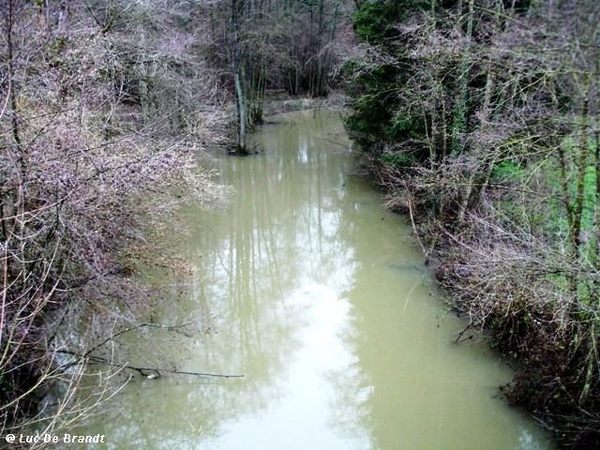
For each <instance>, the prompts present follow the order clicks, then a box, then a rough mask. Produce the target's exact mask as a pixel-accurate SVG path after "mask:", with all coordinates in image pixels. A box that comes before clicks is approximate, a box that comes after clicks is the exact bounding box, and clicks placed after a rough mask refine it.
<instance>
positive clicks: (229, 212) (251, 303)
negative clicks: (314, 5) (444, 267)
mask: <svg viewBox="0 0 600 450" xmlns="http://www.w3.org/2000/svg"><path fill="white" fill-rule="evenodd" d="M273 120H274V121H276V122H277V123H276V124H270V125H266V126H265V127H264V128H263V129H262V130H261V131H260V132H259V133H258V134H257V135H256V136H254V139H255V144H256V146H257V148H258V149H260V150H261V151H262V153H261V154H259V155H256V156H250V157H246V158H229V157H223V158H220V159H219V160H218V162H217V165H218V167H219V170H220V174H221V175H220V177H221V182H222V183H224V184H228V185H231V186H233V188H234V189H235V195H234V196H233V198H232V201H231V204H230V206H229V207H228V208H226V209H223V210H220V211H214V212H211V213H206V212H202V211H199V210H191V209H190V210H186V211H184V213H183V219H184V220H185V221H186V222H187V223H190V224H191V225H192V232H191V235H189V236H186V237H185V238H183V239H182V245H181V250H180V252H181V254H182V255H183V256H184V258H185V259H186V260H187V261H188V262H189V264H190V268H191V272H190V275H189V286H188V287H186V288H185V289H184V293H183V295H182V296H181V297H182V298H178V299H176V300H174V299H165V302H164V308H162V309H161V310H159V311H157V315H156V317H155V319H156V320H157V322H160V323H166V324H173V323H190V325H189V326H188V327H184V328H181V329H176V330H171V331H169V330H157V331H154V332H153V333H151V334H150V335H148V334H144V335H141V336H140V337H138V338H136V337H129V339H134V340H135V339H139V340H140V342H139V343H140V347H141V348H142V350H140V351H139V352H138V353H137V354H136V355H135V358H134V359H136V360H137V361H135V362H136V363H139V364H144V363H147V364H152V365H157V364H160V365H162V366H163V367H168V368H173V369H178V370H184V371H195V372H210V373H215V374H230V375H232V374H239V375H244V377H243V378H239V379H238V378H234V379H221V378H207V379H201V378H197V377H193V376H180V375H174V376H163V377H161V378H159V379H156V380H147V379H143V378H142V377H138V378H137V379H135V380H134V381H133V382H131V383H130V384H128V385H127V386H126V387H125V388H124V389H123V391H122V392H121V393H120V394H119V395H118V396H116V397H115V398H114V399H113V400H112V401H111V402H109V404H108V405H107V407H106V411H105V412H104V413H103V414H102V416H100V417H99V418H97V419H95V421H94V423H92V424H90V425H88V426H87V427H86V432H88V433H97V432H100V433H102V434H105V435H106V440H107V442H108V448H114V449H125V448H131V449H142V448H143V449H202V450H309V449H310V450H313V449H314V450H433V449H437V450H507V449H516V450H541V449H549V448H550V445H549V444H548V442H547V440H546V438H545V436H544V434H543V433H542V432H541V431H540V430H539V429H538V428H537V427H536V426H535V424H534V423H533V422H531V421H530V420H528V419H526V418H525V417H524V416H523V415H521V414H520V413H519V412H518V411H515V410H513V409H510V408H509V407H507V405H506V404H505V403H503V401H501V400H499V399H498V398H495V395H496V392H497V391H496V388H497V386H499V385H500V384H503V383H505V382H507V381H508V380H509V379H510V376H511V372H510V371H509V370H508V369H507V368H506V367H505V365H504V364H503V363H501V362H500V361H499V360H498V358H497V356H495V355H493V354H491V353H490V352H489V351H487V350H485V349H483V348H480V347H477V346H474V345H472V344H463V345H455V344H454V343H453V340H454V337H455V336H456V334H457V332H458V331H460V329H461V326H462V324H461V322H460V321H458V320H457V319H456V318H454V317H452V315H451V314H450V313H448V312H447V311H445V308H444V305H443V303H442V302H441V301H440V299H439V298H438V297H439V294H438V293H437V292H436V291H435V289H434V287H433V285H432V281H431V276H430V274H429V273H428V272H427V271H426V270H424V269H423V265H422V262H423V258H422V255H421V254H420V252H419V251H418V247H417V246H416V245H415V243H414V241H413V239H412V238H411V233H410V228H409V227H408V226H407V225H406V224H405V223H404V222H403V221H402V219H401V218H400V217H397V216H395V215H393V214H390V213H388V212H386V211H384V210H383V209H382V207H381V199H380V195H379V194H378V193H377V192H375V191H374V190H373V188H372V187H371V186H369V184H368V183H366V182H365V181H363V180H361V179H360V178H359V177H356V176H353V175H352V174H351V172H352V168H353V161H354V159H353V157H352V156H351V155H350V154H349V152H348V148H349V142H348V141H347V138H346V137H345V135H344V132H343V127H342V125H341V121H340V118H339V115H338V114H337V113H332V112H312V111H311V112H299V113H290V114H285V115H280V116H276V117H274V118H273Z"/></svg>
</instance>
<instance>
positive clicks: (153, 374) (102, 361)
mask: <svg viewBox="0 0 600 450" xmlns="http://www.w3.org/2000/svg"><path fill="white" fill-rule="evenodd" d="M57 352H58V353H64V354H67V355H72V356H75V357H76V358H77V359H76V361H75V362H70V363H68V364H65V365H63V367H61V369H63V370H64V369H66V368H69V367H72V366H73V365H75V364H77V363H79V362H81V361H83V360H84V359H87V364H90V365H91V364H95V365H101V366H109V367H118V368H120V369H121V370H133V371H135V372H139V373H140V375H142V376H144V377H146V378H149V379H155V378H159V377H160V376H161V375H162V374H163V373H168V374H173V375H192V376H196V377H207V378H244V377H245V375H226V374H221V373H207V372H191V371H185V370H176V369H165V368H162V367H138V366H132V365H129V364H126V363H124V364H123V363H121V364H119V363H115V362H112V361H109V360H108V359H106V358H103V357H101V356H93V355H89V356H86V357H84V356H83V355H80V354H78V353H76V352H71V351H69V350H58V351H57Z"/></svg>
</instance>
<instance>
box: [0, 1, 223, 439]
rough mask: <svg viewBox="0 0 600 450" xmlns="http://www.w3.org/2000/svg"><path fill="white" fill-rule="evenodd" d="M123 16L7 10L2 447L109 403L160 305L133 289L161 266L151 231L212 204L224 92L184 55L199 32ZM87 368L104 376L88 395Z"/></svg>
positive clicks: (110, 9)
mask: <svg viewBox="0 0 600 450" xmlns="http://www.w3.org/2000/svg"><path fill="white" fill-rule="evenodd" d="M111 5H112V6H111ZM116 6H117V5H116V4H113V3H110V4H108V3H104V4H103V3H102V2H24V1H18V0H8V1H5V2H2V3H1V8H0V16H1V19H2V28H1V31H0V33H1V35H0V41H1V45H2V51H1V53H0V83H1V84H0V94H1V99H2V101H1V105H2V106H1V108H0V216H1V217H0V219H1V225H0V280H1V287H0V310H1V311H0V312H1V315H0V434H2V435H5V434H6V433H9V432H13V433H15V432H19V431H20V430H23V429H24V428H28V429H29V430H30V431H31V430H32V429H37V430H38V431H40V432H41V431H43V430H45V431H46V432H52V431H54V432H57V431H58V430H59V429H61V428H62V429H65V428H64V427H68V426H72V424H73V423H76V422H77V421H79V420H82V419H83V418H85V417H86V415H87V414H89V411H90V409H91V408H92V407H93V406H94V405H98V404H100V403H101V402H102V401H103V400H104V399H105V398H106V397H108V396H109V395H110V394H111V391H112V389H113V388H114V386H112V385H111V383H110V380H109V378H110V377H109V374H110V373H112V372H114V371H115V370H117V369H118V368H120V367H122V366H123V363H122V362H121V361H119V360H118V355H114V341H113V339H112V338H113V337H114V336H116V335H118V334H119V333H121V332H123V330H126V329H127V328H128V327H129V328H130V327H135V326H137V325H138V324H139V323H140V322H143V321H144V320H145V319H144V318H145V317H147V316H148V310H149V308H150V305H151V302H152V300H153V299H154V298H155V296H156V292H152V290H151V289H149V287H148V286H142V285H140V283H138V282H137V281H136V280H135V278H134V277H132V274H133V272H134V270H135V267H136V265H137V264H139V263H140V262H141V261H148V260H151V259H153V258H156V253H155V252H153V245H152V243H151V241H149V240H148V235H147V234H146V233H145V229H147V228H148V227H147V226H145V225H144V224H145V223H147V222H148V220H149V219H150V220H154V219H158V220H160V219H159V218H160V217H163V216H164V215H165V214H168V213H169V212H170V211H172V210H173V208H174V207H176V206H177V205H178V204H179V203H180V202H181V201H182V199H188V200H189V199H193V200H194V201H197V202H208V201H210V200H211V199H212V198H214V196H215V192H216V189H215V186H214V184H213V183H212V182H211V179H210V174H209V173H207V172H206V171H202V170H200V169H199V168H198V165H197V154H198V152H200V151H201V150H202V148H203V143H205V142H207V141H208V140H211V141H212V142H215V141H218V139H219V135H218V133H217V132H216V131H215V130H217V126H218V125H219V123H220V122H221V121H222V120H221V118H220V117H221V115H220V113H219V102H220V96H219V94H218V92H217V91H216V89H215V86H216V83H214V82H213V81H212V78H214V77H215V75H214V74H213V73H212V72H211V71H210V70H209V69H208V68H207V67H206V66H205V64H204V62H203V60H202V59H201V58H199V57H195V56H194V55H193V52H191V51H190V50H189V47H190V46H191V44H192V43H193V40H192V39H191V37H192V36H193V35H195V33H199V30H198V27H197V24H195V25H194V27H192V21H191V18H190V22H189V23H188V25H189V27H188V28H187V29H186V28H185V26H184V25H185V24H182V22H181V21H182V18H181V16H180V15H179V14H178V11H177V10H172V11H171V15H165V14H163V15H161V16H160V17H157V16H155V15H153V14H152V11H150V10H147V9H145V6H144V5H142V4H139V5H137V6H136V7H131V5H130V6H129V7H127V8H122V9H120V8H116ZM175 25H176V26H175ZM157 30H160V33H158V32H157ZM186 33H187V34H186ZM173 66H175V67H178V68H180V69H181V71H180V72H174V71H173V70H172V67H173ZM183 68H185V69H186V70H183ZM199 79H200V80H202V83H200V82H199V81H198V80H199ZM199 85H200V86H203V87H199ZM149 86H151V89H149V88H148V87H149ZM200 101H201V102H202V105H203V110H199V109H198V108H197V106H196V105H197V104H198V103H199V102H200ZM184 193H185V195H183V194H184ZM111 351H113V353H111ZM89 363H93V364H96V367H101V366H104V367H106V368H107V370H106V372H105V373H104V376H103V377H100V379H101V380H102V382H100V383H98V385H97V386H96V388H95V389H94V390H93V392H92V394H91V398H82V397H79V396H78V395H76V394H75V393H76V391H77V386H78V385H79V384H80V383H81V382H82V379H83V377H84V376H85V372H86V369H87V367H88V365H89ZM86 383H88V384H89V382H86ZM40 445H41V444H40Z"/></svg>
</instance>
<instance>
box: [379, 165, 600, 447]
mask: <svg viewBox="0 0 600 450" xmlns="http://www.w3.org/2000/svg"><path fill="white" fill-rule="evenodd" d="M367 167H368V171H369V172H370V173H371V176H372V178H373V179H374V180H376V182H377V184H379V185H380V186H381V187H382V188H383V189H384V190H385V193H386V200H385V203H386V206H387V207H388V208H390V209H391V210H393V211H396V212H398V213H401V214H403V215H405V216H407V217H408V218H409V220H410V221H411V223H412V226H413V230H414V232H415V235H416V236H417V237H418V239H419V241H420V244H421V248H422V250H423V252H424V253H425V256H426V261H427V262H428V263H429V264H430V265H431V266H432V267H433V269H434V271H435V276H436V279H437V281H438V282H439V284H440V286H441V287H442V288H443V289H444V290H445V291H446V292H447V293H448V296H449V298H451V299H453V300H452V301H453V306H454V307H455V308H456V310H457V312H458V314H459V315H460V316H462V317H463V318H464V320H465V321H466V324H465V328H464V330H463V331H462V332H461V333H460V334H459V335H458V336H457V339H456V340H457V342H461V341H464V340H468V339H470V338H471V337H472V336H473V335H474V334H477V335H483V336H486V337H487V340H488V342H489V345H491V346H492V347H493V348H495V349H497V350H499V351H500V352H501V353H502V354H503V355H504V356H505V357H506V358H507V359H508V360H509V361H512V363H513V365H514V367H515V369H516V371H517V374H516V376H515V378H514V380H513V381H511V382H510V383H508V384H507V385H505V386H501V387H500V392H501V394H502V396H504V397H505V398H506V399H507V400H508V401H509V402H511V403H512V404H514V405H516V406H519V407H522V408H524V409H525V410H526V411H528V412H529V414H531V415H532V416H533V417H535V418H536V419H537V420H538V421H539V422H540V423H541V424H542V425H543V426H544V427H545V428H546V429H548V430H550V431H551V432H552V433H553V434H554V436H555V437H556V439H557V442H558V443H559V444H560V445H561V446H562V447H563V448H569V449H588V448H597V447H598V446H599V445H600V421H599V420H598V415H597V414H598V411H600V409H599V408H600V405H599V404H598V398H599V397H598V384H597V378H596V377H595V375H593V372H594V370H595V369H594V368H593V366H592V365H591V364H593V361H594V360H595V358H596V354H595V351H596V350H595V348H596V346H595V342H596V339H597V334H596V328H595V322H594V320H592V321H590V320H588V319H587V317H588V315H586V314H584V312H585V311H587V312H588V314H589V312H590V311H591V310H590V309H589V308H585V306H584V305H582V304H581V303H580V301H578V299H577V295H576V293H575V292H569V291H568V290H567V291H563V290H557V287H556V285H555V284H554V283H553V281H555V280H554V279H552V278H551V279H549V277H550V276H551V275H552V274H560V273H561V272H562V271H568V270H570V269H568V268H567V267H566V266H565V265H566V264H568V262H567V261H564V260H563V261H561V260H557V259H556V254H555V253H549V251H548V245H547V244H546V243H544V242H543V241H541V240H539V239H536V238H534V237H533V236H525V235H518V234H514V233H511V232H509V231H508V230H507V228H506V223H503V221H502V220H501V219H502V218H501V217H499V216H498V211H497V209H496V207H495V206H494V202H495V201H498V198H499V197H500V196H504V197H505V196H506V192H505V191H504V190H503V189H502V188H499V189H493V188H489V189H487V190H486V192H484V193H482V198H481V201H480V203H479V204H478V206H477V208H473V209H470V210H469V212H468V214H467V215H466V216H465V217H464V218H463V220H462V221H461V222H460V224H459V223H458V217H457V215H456V211H455V212H454V214H453V213H452V212H451V211H450V210H448V209H443V210H442V214H440V210H438V209H436V208H433V207H432V204H431V203H430V202H429V201H428V199H431V198H436V197H437V198H440V197H441V198H442V200H440V202H442V203H443V201H444V199H445V200H447V196H448V195H451V191H450V189H449V186H451V184H450V185H446V183H448V180H445V179H444V176H443V175H442V174H443V172H444V171H445V170H446V169H445V168H444V167H443V166H442V167H440V168H439V169H438V171H437V173H431V172H429V173H423V172H419V171H411V170H406V169H398V168H395V167H394V166H393V165H390V164H385V163H382V162H381V160H376V159H375V158H369V157H368V163H367ZM434 180H435V181H434ZM444 197H445V198H444ZM582 314H583V316H582Z"/></svg>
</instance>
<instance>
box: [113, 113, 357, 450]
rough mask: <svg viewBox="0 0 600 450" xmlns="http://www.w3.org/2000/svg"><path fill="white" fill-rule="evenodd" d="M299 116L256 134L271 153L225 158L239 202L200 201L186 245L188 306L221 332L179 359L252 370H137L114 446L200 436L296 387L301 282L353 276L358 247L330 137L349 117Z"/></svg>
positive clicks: (341, 282)
mask: <svg viewBox="0 0 600 450" xmlns="http://www.w3.org/2000/svg"><path fill="white" fill-rule="evenodd" d="M311 114H312V113H311ZM291 117H294V119H293V120H290V119H288V121H286V123H285V124H284V125H278V126H276V127H272V128H271V129H270V130H267V131H266V132H265V133H261V134H260V135H258V136H257V139H258V142H257V144H258V145H259V146H260V147H261V148H263V149H264V153H262V154H260V155H257V156H252V157H247V158H239V159H235V158H228V159H226V160H223V161H222V163H223V164H222V177H223V181H224V182H226V183H229V184H232V185H233V187H234V188H235V194H234V198H233V200H232V205H231V209H230V210H228V211H226V212H220V213H218V214H216V213H213V214H208V215H207V214H204V213H200V212H199V213H198V214H197V216H195V218H194V220H197V223H198V227H197V229H195V230H194V231H193V232H192V238H191V239H190V242H189V243H188V245H187V247H186V249H185V252H186V253H187V254H189V255H192V257H193V258H195V260H194V261H193V263H194V265H195V279H194V282H193V286H192V287H191V292H192V295H190V297H189V298H188V299H187V300H185V301H184V302H183V304H182V305H180V306H179V307H180V308H182V309H183V310H187V314H188V315H190V316H194V315H195V312H196V311H197V310H198V309H199V308H200V309H204V310H207V311H209V312H210V320H211V327H210V328H211V333H209V334H207V335H195V336H194V337H193V338H191V339H185V338H182V339H181V340H180V341H179V342H178V343H177V344H176V348H174V350H173V351H174V352H176V353H177V354H178V355H184V354H186V355H188V356H187V358H186V359H184V360H182V361H181V365H180V369H181V370H201V371H203V372H214V373H225V374H240V373H241V374H244V375H246V378H244V379H243V380H241V381H234V380H225V381H216V382H211V383H199V382H198V381H194V380H186V379H178V380H175V379H173V378H169V379H161V380H158V381H156V380H153V381H142V382H138V383H137V384H136V385H134V386H131V387H130V388H128V389H127V390H126V391H125V392H124V393H122V394H121V395H120V396H119V399H118V402H119V405H118V406H117V405H115V406H114V408H113V410H112V411H110V410H109V411H108V414H109V417H111V418H114V420H112V419H109V420H108V421H106V423H105V425H104V426H103V427H102V428H104V430H105V432H106V434H107V435H109V437H110V439H109V441H110V442H114V443H116V444H115V448H118V447H119V445H120V444H122V443H127V445H128V446H133V447H139V448H182V449H185V448H197V447H198V442H199V441H200V440H203V439H208V441H207V442H209V441H210V439H211V437H215V436H218V435H219V433H220V432H221V431H222V427H223V425H224V424H225V423H227V422H228V421H231V420H234V419H235V418H236V417H242V416H244V415H247V414H251V413H256V412H258V411H260V410H263V409H264V408H266V407H267V405H268V404H269V402H272V401H273V400H274V399H276V398H278V397H279V396H281V395H282V393H284V392H285V390H286V386H285V372H286V369H285V364H286V361H288V360H289V359H290V358H293V357H294V354H295V352H296V351H297V346H298V339H299V334H300V332H301V330H302V329H303V328H304V327H305V326H306V325H307V324H306V323H305V322H304V321H305V318H304V316H303V313H304V310H305V309H306V308H307V305H306V304H302V303H298V302H297V301H295V300H294V298H295V296H294V292H295V291H296V290H298V289H300V287H301V286H302V284H303V283H305V282H307V281H312V282H316V283H328V284H335V285H336V286H335V287H336V290H338V291H342V290H347V289H348V288H349V287H350V283H351V278H350V277H349V273H351V271H350V272H349V271H348V270H349V268H352V265H353V253H352V249H351V248H349V247H348V245H347V244H346V243H345V242H344V241H343V240H341V239H340V233H341V227H342V225H343V224H342V212H341V211H340V202H341V201H343V197H344V188H343V186H344V179H345V173H346V171H347V170H346V169H347V166H348V164H349V161H348V159H347V157H344V155H341V154H338V153H336V152H331V151H328V149H327V147H330V146H331V145H330V144H328V143H327V141H325V140H323V139H322V138H323V137H325V135H327V134H329V135H331V134H332V133H341V131H342V130H341V123H340V122H339V120H333V121H332V120H331V119H330V118H329V117H326V115H323V116H319V117H316V118H315V120H313V118H312V117H310V116H307V117H302V115H301V114H300V115H295V116H291ZM188 214H189V213H188ZM194 255H195V256H194ZM180 314H181V312H178V313H177V315H180ZM168 316H169V314H168V312H167V313H166V314H165V317H168Z"/></svg>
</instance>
